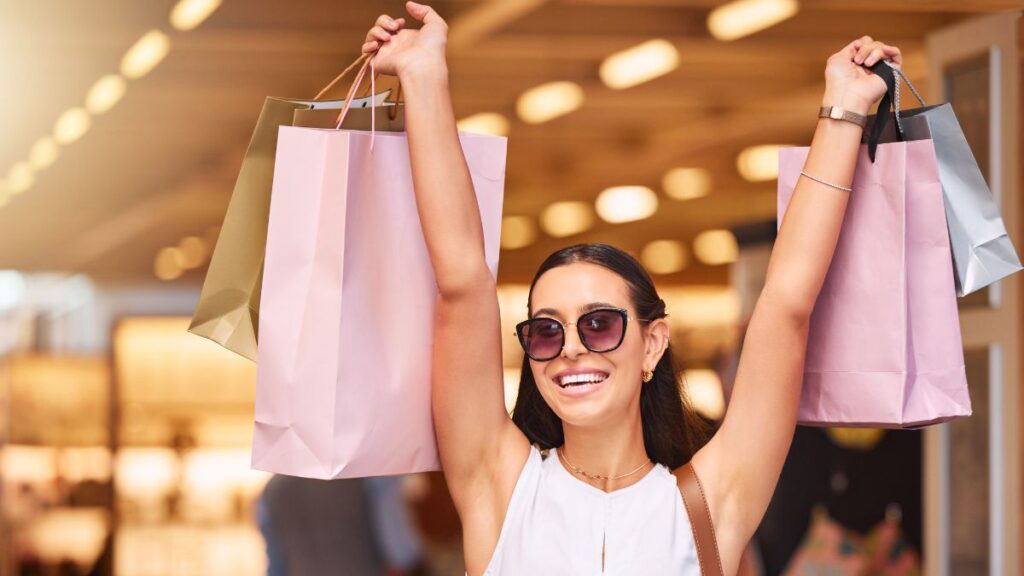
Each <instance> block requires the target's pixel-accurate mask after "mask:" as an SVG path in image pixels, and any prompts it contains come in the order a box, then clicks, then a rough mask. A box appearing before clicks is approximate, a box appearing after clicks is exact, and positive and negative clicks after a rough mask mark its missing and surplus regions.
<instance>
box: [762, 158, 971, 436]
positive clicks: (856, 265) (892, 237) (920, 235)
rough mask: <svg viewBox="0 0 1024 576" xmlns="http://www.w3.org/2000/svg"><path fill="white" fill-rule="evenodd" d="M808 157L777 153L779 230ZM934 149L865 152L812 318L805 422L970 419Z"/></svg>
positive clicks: (892, 424)
mask: <svg viewBox="0 0 1024 576" xmlns="http://www.w3.org/2000/svg"><path fill="white" fill-rule="evenodd" d="M807 153H808V148H806V147H803V148H782V149H781V150H780V152H779V187H778V202H779V205H778V207H779V214H780V218H779V220H780V222H781V220H782V215H783V214H784V213H785V211H786V206H787V205H788V203H789V199H790V197H791V196H792V193H793V189H794V188H795V186H796V182H797V178H799V177H800V171H801V170H802V169H803V166H804V162H805V161H806V159H807ZM955 290H956V288H955V284H954V281H953V265H952V262H951V259H950V247H949V233H948V231H947V229H946V215H945V210H944V207H943V200H942V184H941V183H940V181H939V172H938V165H937V162H936V158H935V149H934V146H933V143H932V141H931V140H918V141H913V142H896V143H891V144H881V145H879V146H878V149H877V153H876V156H875V162H874V163H872V162H871V160H870V159H869V158H868V155H867V146H861V147H860V152H859V155H858V159H857V168H856V172H855V175H854V182H853V192H852V193H851V195H850V202H849V205H848V208H847V212H846V218H845V220H844V221H843V228H842V231H841V233H840V236H839V244H838V246H837V248H836V253H835V257H834V259H833V261H832V266H831V268H829V272H828V276H827V277H826V279H825V285H824V286H823V288H822V291H821V294H820V296H819V297H818V301H817V304H816V305H815V308H814V313H813V315H812V317H811V326H810V333H809V337H808V344H807V360H806V365H805V371H804V384H803V392H802V395H801V398H800V408H799V412H798V416H797V418H798V421H799V422H800V423H801V424H808V425H816V426H825V425H841V426H872V427H883V428H912V427H919V426H924V425H927V424H934V423H938V422H944V421H946V420H950V419H952V418H955V417H958V416H967V415H970V413H971V401H970V397H969V396H968V394H967V377H966V373H965V370H964V357H963V349H962V344H961V340H960V322H959V318H958V316H957V306H956V292H955Z"/></svg>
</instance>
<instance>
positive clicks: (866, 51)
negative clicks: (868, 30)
mask: <svg viewBox="0 0 1024 576" xmlns="http://www.w3.org/2000/svg"><path fill="white" fill-rule="evenodd" d="M882 59H885V60H889V61H890V62H891V63H892V64H893V65H894V66H895V67H896V68H899V67H900V66H902V65H903V55H902V53H901V52H900V49H899V48H897V47H895V46H889V45H886V44H883V43H882V42H878V41H876V40H873V39H872V38H871V37H870V36H864V37H862V38H858V39H857V40H854V41H853V42H850V43H849V44H847V45H846V47H844V48H843V49H842V50H840V51H839V52H836V53H835V54H833V55H832V56H831V57H830V58H829V59H828V63H827V64H826V66H825V94H826V100H833V102H831V104H840V103H846V104H848V105H850V104H851V103H856V104H858V105H859V106H860V107H862V111H866V110H867V109H869V108H871V106H872V105H873V104H874V103H875V102H878V101H879V100H880V99H881V98H882V96H884V95H885V91H886V85H885V82H884V81H883V80H882V79H881V78H879V77H878V76H877V75H876V74H874V73H873V72H871V71H870V70H869V69H868V68H870V67H871V66H873V65H875V64H876V63H877V62H878V61H879V60H882Z"/></svg>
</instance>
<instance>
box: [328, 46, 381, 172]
mask: <svg viewBox="0 0 1024 576" xmlns="http://www.w3.org/2000/svg"><path fill="white" fill-rule="evenodd" d="M367 66H369V67H370V152H373V143H374V140H375V139H376V137H377V110H376V108H377V101H376V100H375V99H374V98H375V97H376V96H377V73H376V72H375V71H374V69H373V57H372V56H371V57H370V58H367V59H366V62H364V63H363V66H362V67H361V68H360V69H359V74H357V75H356V79H355V81H353V82H352V87H351V88H349V90H348V96H346V97H345V106H344V107H342V109H341V113H340V114H338V123H337V125H335V127H334V128H335V130H341V123H342V122H344V121H345V116H347V115H348V109H349V107H350V106H352V99H353V98H354V97H355V95H356V92H358V90H359V85H360V84H362V82H363V77H364V76H365V75H366V67H367Z"/></svg>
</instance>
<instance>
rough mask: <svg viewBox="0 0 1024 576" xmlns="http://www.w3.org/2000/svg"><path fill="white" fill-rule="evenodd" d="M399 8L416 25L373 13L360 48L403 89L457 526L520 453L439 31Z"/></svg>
mask: <svg viewBox="0 0 1024 576" xmlns="http://www.w3.org/2000/svg"><path fill="white" fill-rule="evenodd" d="M406 8H407V10H408V11H409V14H410V15H411V16H412V17H413V18H415V19H416V20H419V21H421V22H422V23H423V26H422V27H421V28H420V29H419V30H411V29H407V28H405V21H404V20H403V19H397V20H396V19H392V18H389V17H388V16H381V17H380V18H379V19H378V20H377V25H376V26H374V28H373V29H371V30H370V33H369V34H368V35H367V42H366V44H365V45H364V46H363V52H364V53H368V54H373V56H372V58H373V60H372V62H373V65H374V67H375V69H376V70H377V71H379V72H382V73H385V74H393V75H397V76H398V77H399V80H400V81H401V83H402V89H403V91H404V92H405V100H406V105H405V117H406V122H405V123H406V130H407V132H408V139H409V156H410V160H411V162H412V175H413V187H414V188H415V194H416V204H417V207H418V210H419V216H420V222H421V224H422V226H423V235H424V237H425V239H426V244H427V250H428V252H429V254H430V260H431V262H432V264H433V267H434V274H435V276H436V278H437V285H438V289H439V292H440V297H439V299H438V306H437V312H436V325H435V326H436V328H435V333H434V352H433V367H432V374H431V382H432V393H431V394H432V404H433V412H434V428H435V430H436V432H437V440H438V447H439V450H440V454H441V461H442V465H443V467H444V471H445V476H446V478H447V481H448V485H449V488H450V490H451V492H452V497H453V499H454V500H455V504H456V506H457V507H458V508H459V511H460V514H461V515H462V516H463V521H464V522H465V520H466V518H465V512H466V511H467V510H468V509H471V508H474V507H475V509H480V508H481V506H480V504H483V503H485V502H489V501H492V500H493V498H491V496H493V495H494V492H495V488H497V493H498V494H499V495H500V494H502V493H504V492H506V490H505V488H506V486H505V484H508V486H507V492H508V494H511V490H512V484H513V483H514V481H515V478H516V474H517V473H518V469H516V470H514V471H513V470H511V469H510V470H504V469H501V463H502V462H506V463H507V462H510V458H508V457H507V456H508V455H509V451H515V453H516V454H518V455H519V456H521V458H518V457H517V458H512V459H511V461H518V462H519V464H520V465H521V463H522V461H525V459H526V455H527V453H528V451H529V444H528V442H527V441H526V438H525V437H524V436H523V435H522V434H521V433H520V432H519V430H518V429H517V428H516V427H515V425H514V424H513V423H512V420H511V419H510V418H509V416H508V413H507V412H506V411H505V404H504V392H503V387H502V381H503V379H502V365H501V324H500V321H499V315H498V301H497V293H496V287H495V282H494V279H493V278H492V277H491V274H490V271H489V270H488V268H487V264H486V261H485V258H484V235H483V229H482V225H481V223H480V213H479V208H478V207H477V201H476V195H475V193H474V190H473V181H472V179H471V178H470V173H469V169H468V168H467V165H466V159H465V157H464V156H463V153H462V146H461V144H460V142H459V136H458V131H457V129H456V126H455V117H454V113H453V111H452V104H451V97H450V94H449V88H448V69H447V65H446V61H445V46H446V42H447V33H448V27H447V25H446V24H445V22H444V20H443V19H441V17H440V16H439V15H438V14H437V13H436V12H434V10H432V9H431V8H430V7H428V6H424V5H422V4H417V3H415V2H409V3H407V5H406ZM385 265H386V263H385ZM513 468H514V467H513ZM495 506H498V504H497V503H495ZM501 509H502V510H503V509H504V508H503V507H501ZM498 517H499V518H500V516H498ZM498 529H500V526H499V527H498Z"/></svg>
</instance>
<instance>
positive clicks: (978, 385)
mask: <svg viewBox="0 0 1024 576" xmlns="http://www.w3.org/2000/svg"><path fill="white" fill-rule="evenodd" d="M989 351H990V349H989V348H976V349H971V350H965V351H964V360H965V362H966V364H967V382H968V384H969V386H970V390H971V405H972V408H973V411H974V414H973V415H972V416H971V417H969V418H960V419H958V420H954V421H953V422H951V423H950V424H949V447H950V502H949V507H950V515H949V519H950V540H951V541H950V555H949V558H950V574H988V573H989V559H988V556H989V553H988V552H989V434H988V430H989V409H988V407H989V393H990V381H989V379H990V377H991V373H990V371H989V357H990V354H989Z"/></svg>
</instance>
